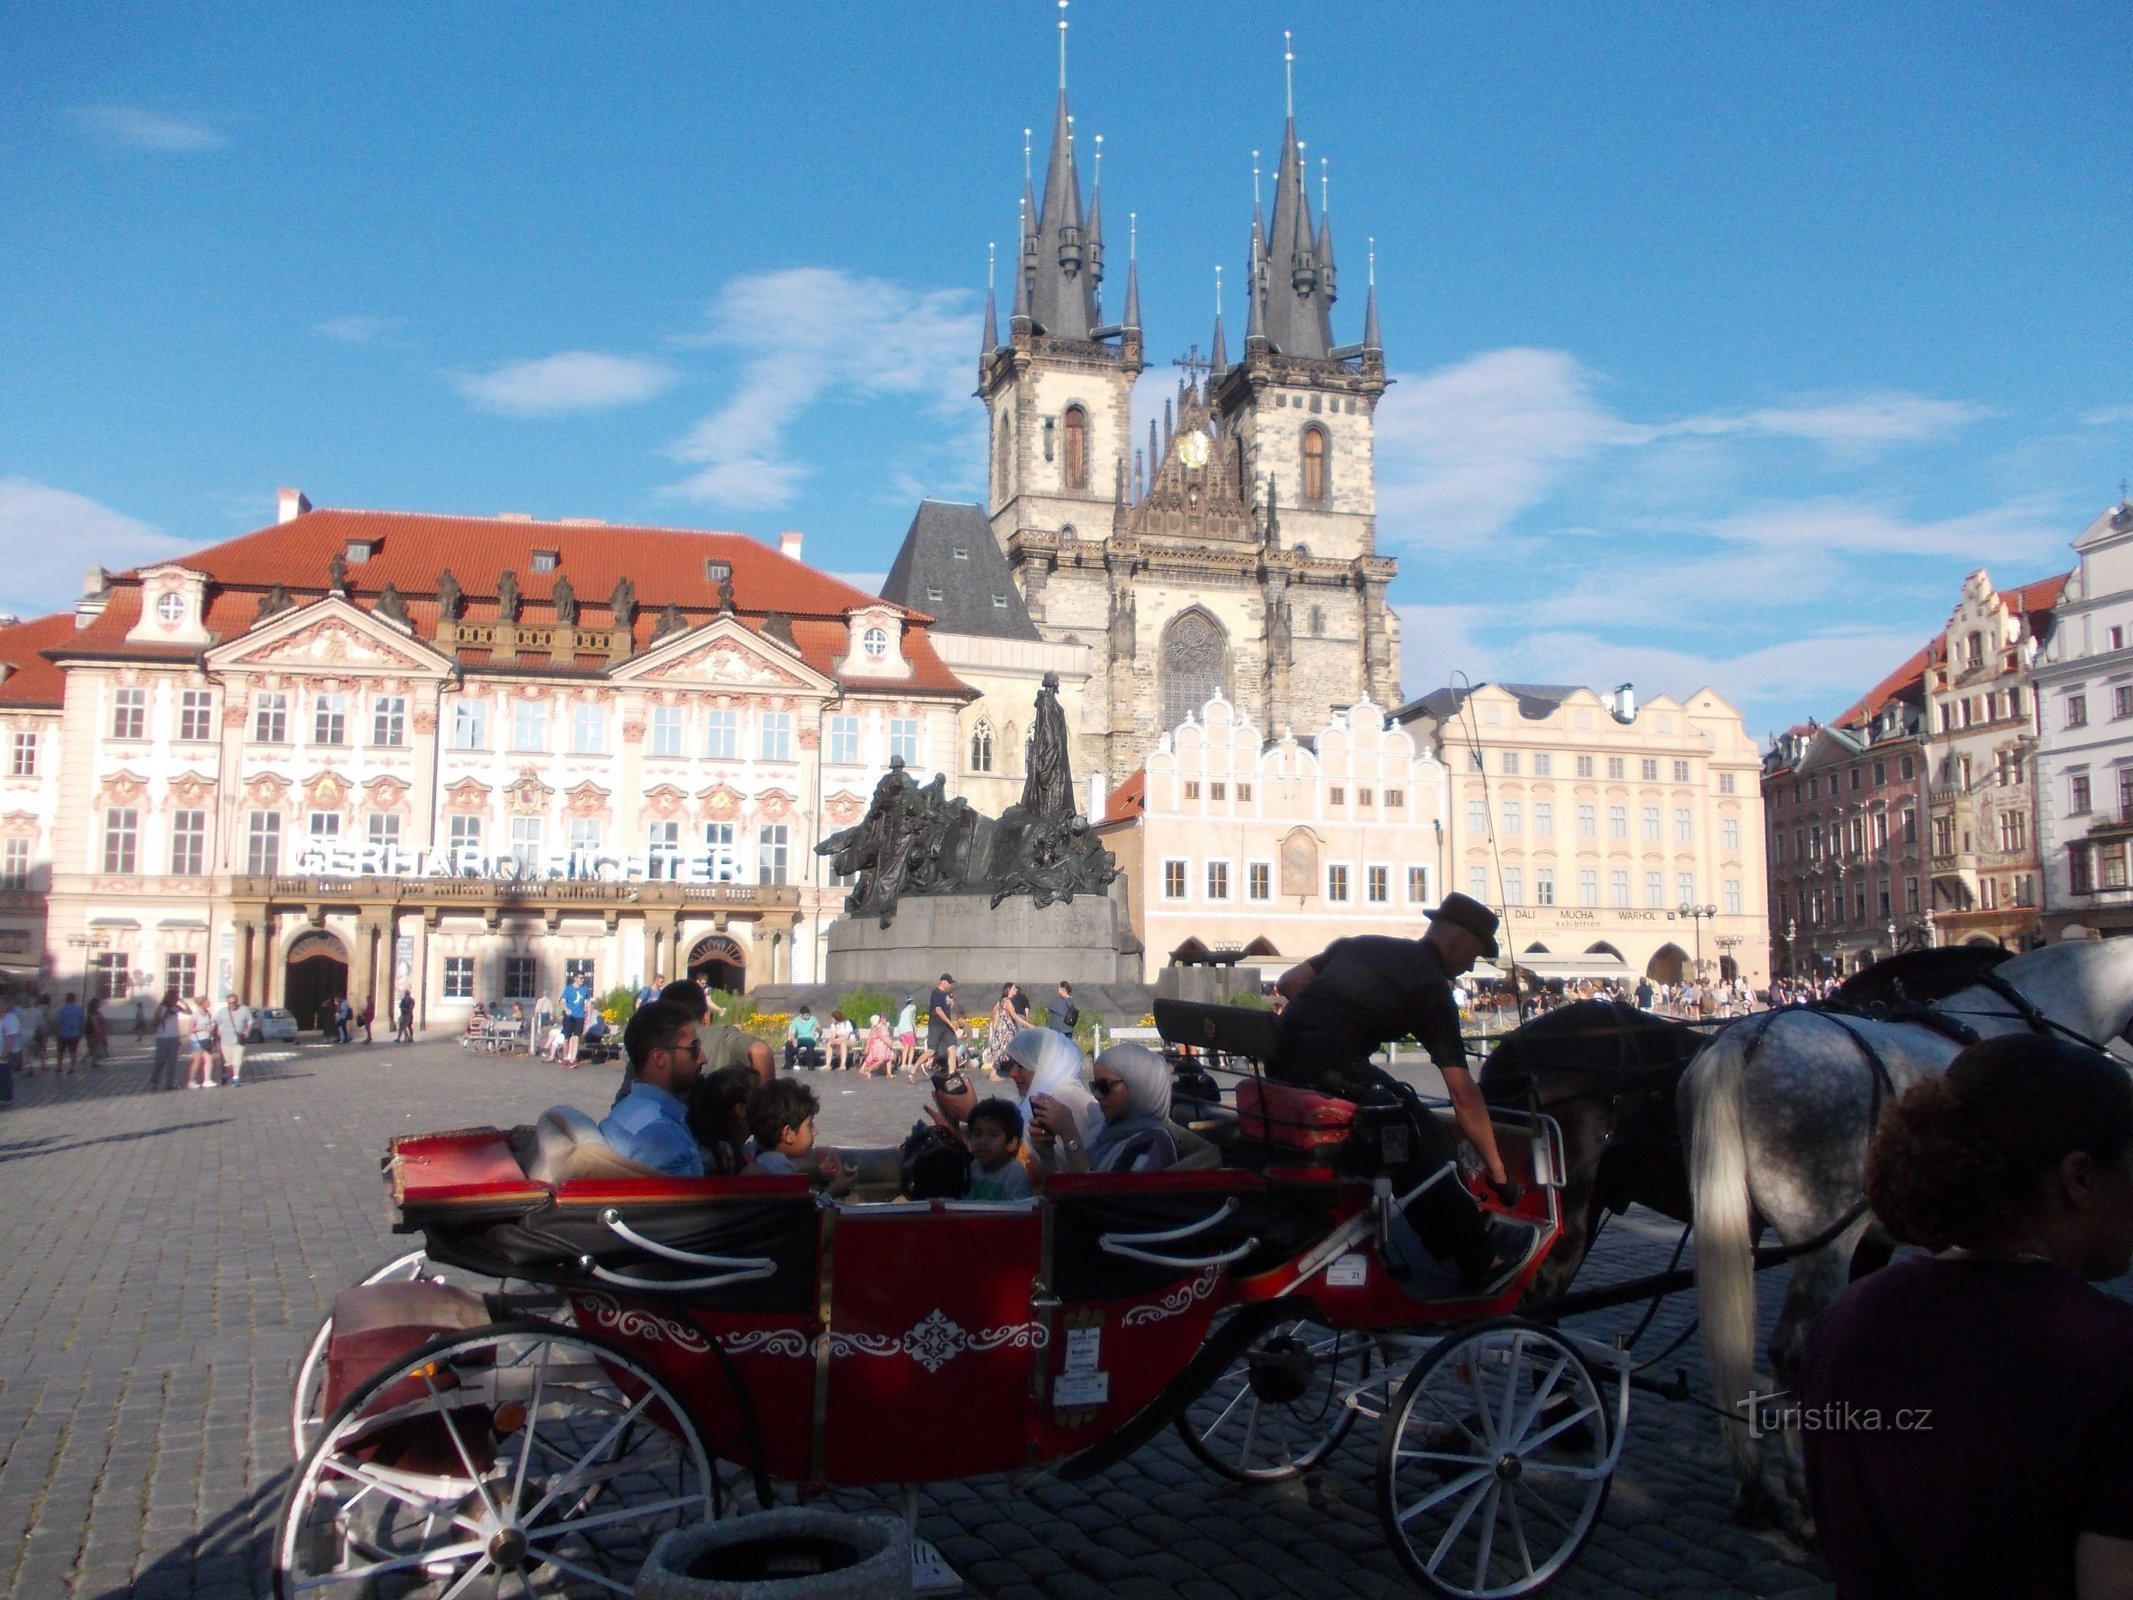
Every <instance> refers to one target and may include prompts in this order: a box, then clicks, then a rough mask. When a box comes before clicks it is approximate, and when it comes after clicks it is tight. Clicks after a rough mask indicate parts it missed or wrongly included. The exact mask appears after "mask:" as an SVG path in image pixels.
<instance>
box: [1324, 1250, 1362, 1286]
mask: <svg viewBox="0 0 2133 1600" xmlns="http://www.w3.org/2000/svg"><path fill="white" fill-rule="evenodd" d="M1369 1281H1370V1258H1369V1257H1368V1256H1366V1255H1364V1254H1363V1253H1362V1252H1361V1251H1360V1250H1350V1251H1348V1252H1347V1253H1346V1254H1344V1255H1338V1256H1335V1257H1334V1258H1333V1263H1332V1265H1330V1266H1329V1267H1327V1268H1326V1286H1327V1287H1328V1288H1331V1289H1360V1288H1362V1287H1363V1285H1364V1284H1365V1283H1367V1282H1369Z"/></svg>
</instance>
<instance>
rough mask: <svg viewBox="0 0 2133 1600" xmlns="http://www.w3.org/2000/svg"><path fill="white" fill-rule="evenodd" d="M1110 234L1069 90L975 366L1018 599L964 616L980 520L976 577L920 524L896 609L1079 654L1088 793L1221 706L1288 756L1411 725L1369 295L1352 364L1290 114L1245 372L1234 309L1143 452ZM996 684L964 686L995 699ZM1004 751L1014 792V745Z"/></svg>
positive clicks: (1133, 293)
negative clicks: (1384, 511)
mask: <svg viewBox="0 0 2133 1600" xmlns="http://www.w3.org/2000/svg"><path fill="white" fill-rule="evenodd" d="M1062 26H1063V25H1062ZM1099 173H1100V167H1099ZM1098 181H1099V183H1100V176H1099V179H1098ZM1102 213H1103V196H1102V193H1101V191H1100V189H1092V190H1091V192H1090V193H1089V195H1088V197H1087V200H1086V202H1084V199H1083V194H1082V188H1081V174H1080V171H1079V162H1078V160H1077V157H1076V152H1075V148H1074V130H1073V121H1072V118H1071V117H1070V116H1069V114H1068V109H1067V94H1066V88H1065V84H1064V73H1063V72H1062V82H1061V87H1060V91H1059V102H1058V107H1057V111H1056V113H1055V115H1054V119H1053V126H1052V136H1051V146H1050V152H1049V156H1048V158H1047V160H1046V163H1045V175H1044V191H1043V194H1042V196H1041V198H1040V197H1039V196H1038V195H1037V194H1036V193H1035V192H1034V191H1033V186H1032V185H1031V184H1029V183H1027V182H1025V185H1024V192H1023V198H1022V219H1023V220H1022V226H1021V238H1020V240H1019V244H1018V248H1017V250H1016V253H1015V255H1014V258H1013V260H1012V262H1011V263H1009V264H1008V266H1009V271H1010V276H1011V278H1012V284H1013V302H1012V306H1011V309H1010V312H1009V315H1008V318H1007V321H1006V328H1005V336H1004V337H1003V336H1002V330H1001V323H1000V317H999V309H998V305H997V302H996V300H995V297H994V296H993V294H992V293H990V292H988V295H987V300H986V308H985V327H984V335H983V348H982V350H981V352H980V354H979V358H978V391H977V392H978V396H979V398H980V399H982V400H983V402H984V404H985V408H986V411H987V414H988V417H989V419H990V427H989V430H988V445H989V451H990V455H989V470H988V493H987V497H986V502H985V505H984V507H983V513H982V515H983V522H984V524H985V525H988V526H989V529H990V532H991V535H992V543H993V544H994V545H996V546H997V549H998V551H999V552H1000V554H1001V556H1003V557H1004V559H1005V563H1006V566H1007V569H1008V572H1009V573H1010V574H1011V575H1012V582H1013V589H1014V593H1013V595H1011V596H1009V595H1003V594H994V595H992V596H991V597H990V599H991V604H990V607H989V608H988V606H987V605H986V604H985V603H984V597H982V596H979V597H976V600H977V603H965V604H960V605H959V604H957V602H956V601H955V600H952V599H949V598H947V597H948V595H949V594H950V593H951V592H952V588H953V586H955V585H957V584H958V583H961V584H963V585H964V586H965V588H966V590H968V589H969V588H970V586H971V585H973V584H974V585H975V586H976V587H983V582H982V575H981V574H980V573H978V572H977V571H975V570H973V569H970V568H961V569H960V570H957V568H956V566H955V565H953V564H951V560H950V551H949V549H948V548H947V546H948V544H949V541H950V540H951V539H952V538H956V537H958V536H957V535H954V534H952V533H950V532H949V529H950V526H951V523H952V522H955V521H956V519H955V517H954V514H955V513H963V514H964V518H963V520H962V521H961V523H960V525H961V526H964V527H966V528H967V530H968V531H967V533H966V534H964V535H962V536H961V537H962V538H963V539H964V541H965V542H960V543H956V544H955V545H954V552H953V553H954V557H955V560H956V561H958V562H959V561H961V560H962V559H965V558H966V557H967V554H968V549H967V545H968V542H971V541H974V539H975V538H976V537H978V535H977V534H976V526H975V525H976V524H977V522H978V518H977V516H976V515H974V514H971V513H973V512H974V509H975V508H963V507H948V506H943V505H940V504H939V503H938V502H928V503H927V505H926V506H925V507H922V508H921V511H920V513H919V516H918V518H917V519H916V520H914V522H913V524H912V530H911V533H910V535H909V536H908V537H907V539H906V541H905V545H904V548H903V550H902V551H901V552H900V553H899V555H898V557H897V561H896V565H895V567H894V569H892V571H891V574H890V578H889V583H888V585H887V586H886V587H885V588H884V589H883V596H884V598H887V599H890V600H894V601H897V602H898V603H901V604H905V605H908V606H910V607H911V608H912V609H914V610H918V611H924V612H928V613H931V614H934V615H937V616H940V617H941V619H942V632H943V634H944V635H948V634H953V633H958V632H961V631H963V629H964V628H965V627H967V628H968V629H970V630H971V631H973V632H975V633H980V634H991V635H994V636H995V637H996V638H998V639H1000V640H1002V641H1006V640H1011V639H1015V638H1020V639H1023V640H1033V639H1041V640H1043V641H1047V642H1050V643H1052V644H1055V645H1059V644H1072V645H1079V646H1081V647H1083V649H1084V650H1085V651H1086V656H1085V660H1086V663H1087V668H1088V675H1087V678H1086V680H1085V682H1084V683H1083V685H1082V688H1081V693H1080V695H1079V696H1078V697H1074V696H1069V698H1068V706H1069V711H1070V716H1072V718H1073V721H1074V722H1075V724H1076V735H1077V744H1076V749H1075V751H1074V765H1075V771H1076V772H1077V774H1088V773H1094V774H1098V775H1101V776H1102V777H1103V778H1104V779H1105V781H1106V782H1107V784H1116V783H1118V782H1119V781H1121V780H1122V779H1123V778H1125V777H1126V776H1127V775H1128V774H1129V773H1131V772H1132V771H1133V770H1134V769H1135V768H1136V767H1138V766H1139V765H1140V764H1141V762H1142V760H1143V759H1144V757H1145V756H1146V755H1147V752H1148V751H1149V749H1150V748H1151V747H1152V746H1153V744H1154V743H1155V740H1156V738H1157V736H1158V734H1160V733H1161V732H1163V731H1164V730H1167V729H1172V728H1175V727H1177V726H1178V725H1179V724H1180V723H1182V722H1183V721H1185V719H1186V718H1187V717H1188V716H1189V715H1194V714H1197V712H1198V711H1199V709H1200V707H1201V706H1202V705H1204V704H1205V703H1206V701H1207V700H1208V699H1209V698H1210V697H1212V696H1214V695H1217V694H1220V695H1222V696H1223V697H1224V698H1226V699H1227V700H1229V701H1230V702H1231V703H1232V704H1233V705H1234V706H1235V707H1236V708H1237V710H1238V711H1239V713H1240V714H1241V715H1242V716H1243V717H1245V718H1247V719H1248V720H1250V721H1251V722H1253V723H1255V724H1256V725H1257V726H1258V727H1259V728H1260V729H1261V730H1263V731H1264V732H1265V733H1266V734H1267V735H1269V736H1272V737H1278V736H1280V735H1281V734H1282V733H1284V732H1287V731H1293V732H1295V733H1297V734H1299V735H1303V734H1309V733H1313V732H1315V731H1316V730H1318V729H1319V728H1321V727H1323V726H1325V724H1326V723H1327V721H1328V719H1329V717H1330V716H1331V715H1332V714H1333V713H1335V712H1337V711H1341V710H1345V709H1346V708H1347V707H1348V706H1350V705H1352V704H1354V703H1355V702H1356V701H1358V700H1364V699H1368V700H1370V701H1372V702H1374V703H1375V704H1376V705H1379V706H1384V707H1390V706H1396V705H1398V704H1399V703H1400V692H1399V681H1398V679H1399V653H1400V652H1399V623H1398V619H1397V617H1396V616H1395V614H1394V612H1393V610H1392V607H1391V606H1390V604H1389V603H1388V601H1387V599H1386V591H1387V589H1388V587H1389V585H1390V584H1391V582H1392V578H1393V574H1394V571H1395V563H1394V562H1393V561H1392V559H1391V558H1390V557H1388V556H1382V555H1380V554H1379V553H1378V550H1377V539H1376V520H1377V519H1376V492H1375V482H1374V478H1375V469H1374V465H1373V427H1374V417H1375V412H1376V408H1377V404H1378V400H1379V398H1380V397H1381V396H1382V395H1383V393H1384V392H1385V387H1386V379H1385V360H1384V351H1383V348H1382V346H1381V345H1380V343H1379V337H1378V318H1377V301H1376V290H1375V287H1374V286H1373V287H1371V288H1370V290H1369V292H1368V295H1367V298H1366V304H1365V308H1364V313H1363V319H1362V337H1361V339H1360V340H1359V341H1358V342H1356V343H1353V344H1348V345H1341V344H1337V343H1336V342H1335V336H1334V332H1333V306H1334V303H1335V300H1336V298H1337V275H1336V269H1335V265H1334V252H1333V228H1332V221H1331V218H1330V217H1329V216H1326V215H1321V216H1320V217H1319V218H1318V220H1317V222H1316V224H1315V225H1314V223H1313V220H1312V216H1311V205H1310V199H1309V195H1308V192H1307V183H1306V179H1305V173H1304V166H1303V155H1302V146H1301V144H1300V143H1299V141H1298V139H1297V135H1296V124H1295V118H1294V116H1293V112H1292V114H1291V115H1290V116H1289V118H1288V120H1287V123H1286V125H1285V127H1284V129H1283V134H1282V148H1281V160H1280V166H1279V168H1278V171H1277V173H1276V175H1275V181H1274V196H1273V211H1272V215H1271V218H1270V219H1269V218H1268V217H1267V216H1266V215H1265V214H1264V212H1263V211H1262V210H1261V208H1260V206H1259V205H1258V203H1257V202H1256V200H1255V202H1254V208H1253V216H1252V218H1251V241H1250V252H1249V256H1248V258H1247V286H1248V290H1249V294H1250V317H1249V321H1248V323H1247V326H1246V329H1245V335H1244V341H1243V347H1242V352H1241V357H1240V359H1238V360H1237V361H1235V362H1232V361H1231V360H1230V358H1229V353H1228V344H1227V336H1226V333H1225V330H1224V328H1223V321H1222V315H1221V310H1220V308H1219V306H1218V307H1217V310H1216V315H1215V324H1214V336H1213V345H1212V352H1211V356H1210V358H1209V359H1208V361H1207V362H1205V363H1203V364H1201V365H1200V366H1198V367H1189V368H1188V369H1187V372H1186V375H1185V377H1184V379H1183V381H1181V383H1180V384H1179V386H1178V390H1177V393H1176V395H1175V397H1174V398H1173V399H1172V400H1171V401H1170V402H1168V403H1166V405H1165V406H1164V415H1163V418H1162V420H1161V424H1160V426H1159V425H1158V423H1157V421H1156V419H1154V418H1153V417H1150V418H1149V419H1147V422H1146V429H1145V444H1142V443H1140V442H1139V441H1140V439H1141V436H1142V435H1141V430H1140V429H1138V428H1136V426H1135V422H1134V418H1133V416H1132V404H1131V403H1132V394H1133V386H1134V380H1135V378H1136V377H1138V376H1139V374H1140V373H1141V372H1142V370H1143V369H1144V367H1145V366H1146V364H1147V363H1146V361H1145V360H1144V350H1145V345H1144V330H1143V328H1142V326H1141V307H1140V285H1139V280H1138V264H1137V262H1135V261H1132V260H1129V262H1128V264H1127V271H1126V284H1125V293H1124V296H1123V304H1122V308H1121V310H1120V312H1119V314H1118V315H1117V316H1116V318H1114V319H1109V320H1107V318H1106V316H1105V311H1104V304H1103V284H1104V277H1105V262H1104V255H1105V245H1104V224H1103V214H1102ZM929 524H930V527H931V533H932V535H933V536H932V538H931V539H930V540H929V539H928V537H927V533H928V530H929ZM929 544H930V546H932V547H931V548H929ZM984 555H985V557H986V558H987V559H986V565H987V566H988V567H991V568H992V570H994V571H995V572H997V566H996V565H995V564H994V563H992V562H991V560H990V557H991V551H990V550H988V551H986V552H984ZM929 575H930V576H929ZM1016 601H1019V605H1017V604H1013V602H1016ZM944 607H945V608H946V609H945V612H944ZM981 653H983V652H981ZM993 654H995V655H997V651H995V652H993ZM980 665H981V663H980V661H978V660H976V659H972V660H970V661H968V662H966V663H959V664H958V670H959V671H960V672H961V674H962V675H963V676H964V677H965V678H966V679H969V680H970V681H972V682H973V683H974V684H975V685H978V686H980V687H981V688H985V689H988V690H989V689H990V688H991V686H990V685H987V684H985V683H984V679H985V678H987V677H989V676H991V674H989V673H985V672H982V671H973V670H972V669H973V668H977V667H979V666H980ZM999 687H1000V688H1001V689H1003V690H1005V689H1007V688H1008V687H1009V686H1008V685H1007V684H1005V683H1003V684H1001V685H999ZM988 698H991V696H990V694H989V693H988ZM1001 699H1002V701H1003V705H1002V710H1003V711H1004V712H1005V713H1006V714H1008V715H1012V707H1011V703H1009V697H1008V696H1007V695H1005V694H1003V695H1002V696H1001ZM1077 699H1078V705H1077V704H1076V700H1077ZM1023 704H1024V707H1025V709H1026V705H1027V702H1026V700H1025V701H1024V702H1023ZM981 710H982V708H981ZM1076 711H1078V716H1075V715H1073V714H1074V713H1075V712H1076ZM972 737H973V739H974V740H975V739H976V738H977V737H978V735H977V734H973V736H972ZM983 737H984V738H985V739H986V740H987V741H988V742H989V741H990V740H991V738H992V737H993V734H992V731H991V729H990V728H989V727H986V728H984V729H983ZM1005 740H1006V743H1007V745H1008V747H1009V748H1008V749H1006V750H1004V751H1003V752H1002V754H1003V757H1004V760H1003V762H1002V767H1003V769H1004V770H1005V771H1006V772H1008V773H1010V774H1011V772H1012V770H1013V768H1012V762H1013V753H1012V744H1013V732H1012V725H1011V724H1010V725H1008V726H1007V727H1006V729H1005ZM976 748H977V746H976V745H975V744H973V750H974V751H975V750H976ZM987 748H989V743H988V746H987ZM975 760H976V757H975V755H973V757H972V761H973V763H974V762H975Z"/></svg>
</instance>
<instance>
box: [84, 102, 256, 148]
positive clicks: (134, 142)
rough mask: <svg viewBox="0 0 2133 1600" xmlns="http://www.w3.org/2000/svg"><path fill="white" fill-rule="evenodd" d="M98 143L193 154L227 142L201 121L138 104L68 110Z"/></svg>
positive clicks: (117, 146) (219, 146)
mask: <svg viewBox="0 0 2133 1600" xmlns="http://www.w3.org/2000/svg"><path fill="white" fill-rule="evenodd" d="M69 115H71V116H72V117H73V118H74V120H75V121H76V122H78V123H80V124H81V126H82V127H83V128H84V129H85V130H87V132H88V134H89V137H90V138H92V139H94V140H95V141H96V142H97V143H98V144H105V145H111V146H113V147H115V148H117V149H122V150H158V151H162V152H164V153H165V154H169V155H193V154H197V153H198V152H200V151H203V150H219V149H221V148H222V147H223V146H224V145H226V144H228V143H229V140H228V139H227V138H225V137H224V136H223V135H222V134H220V133H218V132H216V131H215V130H214V129H213V128H211V127H209V126H208V125H207V124H206V123H204V122H198V121H193V120H189V119H187V118H184V117H172V116H166V115H164V114H163V113H162V112H160V111H144V110H142V109H141V108H140V107H139V106H113V105H97V106H76V107H74V108H73V110H72V111H71V112H70V113H69Z"/></svg>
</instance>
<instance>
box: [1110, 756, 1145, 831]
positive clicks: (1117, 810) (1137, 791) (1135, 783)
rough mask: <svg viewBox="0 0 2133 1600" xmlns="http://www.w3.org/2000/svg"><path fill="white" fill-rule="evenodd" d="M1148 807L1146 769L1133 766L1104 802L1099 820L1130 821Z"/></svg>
mask: <svg viewBox="0 0 2133 1600" xmlns="http://www.w3.org/2000/svg"><path fill="white" fill-rule="evenodd" d="M1147 809H1148V769H1147V768H1146V767H1135V768H1134V769H1133V771H1132V772H1131V773H1130V774H1129V775H1128V776H1127V778H1126V780H1125V782H1123V783H1121V784H1120V785H1119V786H1118V787H1117V788H1116V789H1113V790H1112V791H1111V796H1110V798H1109V799H1108V800H1106V801H1105V802H1104V814H1103V816H1102V818H1101V819H1100V821H1101V822H1131V821H1132V820H1133V819H1134V818H1135V817H1137V816H1139V815H1140V814H1141V813H1142V812H1144V811H1146V810H1147Z"/></svg>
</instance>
